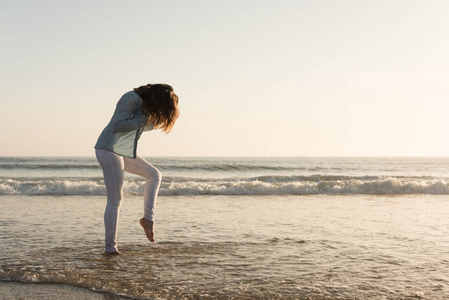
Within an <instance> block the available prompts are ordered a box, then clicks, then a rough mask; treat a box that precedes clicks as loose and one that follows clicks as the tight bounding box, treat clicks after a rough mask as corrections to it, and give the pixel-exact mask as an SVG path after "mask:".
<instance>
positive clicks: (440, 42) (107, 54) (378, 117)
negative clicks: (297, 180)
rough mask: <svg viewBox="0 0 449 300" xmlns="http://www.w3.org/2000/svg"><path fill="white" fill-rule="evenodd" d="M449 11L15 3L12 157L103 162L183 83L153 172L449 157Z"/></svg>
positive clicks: (438, 0)
mask: <svg viewBox="0 0 449 300" xmlns="http://www.w3.org/2000/svg"><path fill="white" fill-rule="evenodd" d="M448 20H449V1H446V0H425V1H419V0H417V1H411V0H376V1H373V0H351V1H350V0H328V1H324V0H313V1H312V0H307V1H306V0H294V1H286V0H273V1H265V0H258V1H244V0H240V1H232V0H229V1H224V0H223V1H216V0H208V1H204V0H200V1H198V0H194V1H152V0H145V1H133V0H127V1H125V0H123V1H118V0H108V1H95V0H89V1H77V0H71V1H63V0H54V1H48V0H42V1H34V0H33V1H24V0H0V25H1V26H0V37H1V40H2V42H1V48H0V55H1V68H0V79H1V80H0V128H2V130H1V131H0V143H1V147H0V156H94V149H93V147H94V145H95V142H96V140H97V138H98V136H99V134H100V133H101V131H102V130H103V128H104V127H105V126H106V124H107V123H108V122H109V120H110V118H111V116H112V113H113V111H114V108H115V105H116V102H117V101H118V100H119V99H120V97H121V96H122V95H123V94H124V93H125V92H127V91H129V90H131V89H132V88H134V87H138V86H140V85H144V84H147V83H168V84H170V85H172V86H173V88H174V90H175V93H176V94H177V95H178V96H179V108H180V118H179V119H178V121H177V122H176V124H175V127H174V128H173V130H172V132H171V133H169V134H168V135H166V134H163V133H161V132H160V131H154V132H147V133H144V134H143V135H142V137H141V139H140V141H139V146H138V154H139V155H141V156H146V157H151V156H448V155H449V137H448V134H447V132H448V129H449V118H448V113H449V84H448V82H449V55H448V53H449V30H448V29H449V28H448V25H449V23H448Z"/></svg>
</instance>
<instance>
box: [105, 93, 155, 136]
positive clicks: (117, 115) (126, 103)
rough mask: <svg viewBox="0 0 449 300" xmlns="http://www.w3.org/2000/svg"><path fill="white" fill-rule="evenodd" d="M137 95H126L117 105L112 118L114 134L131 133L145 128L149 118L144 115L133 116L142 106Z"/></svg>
mask: <svg viewBox="0 0 449 300" xmlns="http://www.w3.org/2000/svg"><path fill="white" fill-rule="evenodd" d="M140 101H141V100H140V98H139V97H138V96H137V95H133V94H132V93H130V94H125V95H123V97H122V98H121V99H120V100H119V102H118V103H117V107H116V108H115V112H114V116H112V132H113V133H118V132H129V131H133V130H136V129H138V128H141V127H143V126H145V124H146V123H147V117H146V116H145V115H143V114H137V115H133V111H134V109H135V108H136V107H138V106H139V105H140Z"/></svg>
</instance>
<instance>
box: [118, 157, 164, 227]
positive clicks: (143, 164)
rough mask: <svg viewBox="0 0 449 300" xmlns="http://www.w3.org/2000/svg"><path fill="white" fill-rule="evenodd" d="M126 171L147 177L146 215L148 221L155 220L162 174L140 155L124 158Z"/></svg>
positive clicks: (145, 194)
mask: <svg viewBox="0 0 449 300" xmlns="http://www.w3.org/2000/svg"><path fill="white" fill-rule="evenodd" d="M124 161H125V171H127V172H130V173H133V174H137V175H140V176H142V177H145V178H146V180H147V182H146V183H145V187H144V190H143V198H144V215H143V217H144V218H145V219H147V220H148V221H151V222H153V221H154V210H155V206H156V198H157V193H158V192H159V186H160V184H161V179H162V174H161V172H159V170H158V169H156V168H155V167H154V166H153V165H152V164H150V163H149V162H147V161H146V160H145V159H143V158H142V157H140V156H137V157H136V158H135V159H133V158H126V157H125V158H124Z"/></svg>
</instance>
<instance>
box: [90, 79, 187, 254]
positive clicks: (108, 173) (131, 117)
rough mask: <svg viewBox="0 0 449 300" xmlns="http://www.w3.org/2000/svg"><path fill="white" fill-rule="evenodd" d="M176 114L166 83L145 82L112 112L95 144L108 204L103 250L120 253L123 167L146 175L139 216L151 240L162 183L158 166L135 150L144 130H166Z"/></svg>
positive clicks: (125, 96) (175, 105) (168, 129)
mask: <svg viewBox="0 0 449 300" xmlns="http://www.w3.org/2000/svg"><path fill="white" fill-rule="evenodd" d="M178 116H179V111H178V96H176V94H175V93H174V92H173V88H172V87H171V86H169V85H167V84H147V85H144V86H141V87H139V88H135V89H134V90H133V91H129V92H127V93H125V94H124V95H123V96H122V98H121V99H120V100H119V101H118V103H117V106H116V108H115V112H114V115H113V116H112V119H111V121H110V122H109V124H108V125H107V126H106V128H105V129H104V130H103V132H102V133H101V135H100V137H99V138H98V141H97V144H96V145H95V154H96V156H97V160H98V162H99V163H100V165H101V167H102V169H103V176H104V182H105V185H106V193H107V205H106V211H105V213H104V227H105V244H106V245H105V254H114V255H119V254H120V252H119V251H118V249H117V227H118V217H119V211H120V203H121V201H122V197H123V181H124V171H127V172H130V173H133V174H137V175H140V176H143V177H145V178H146V180H147V181H146V183H145V187H144V216H143V218H142V219H140V225H142V227H143V229H144V231H145V234H146V236H147V238H148V240H149V241H150V242H154V208H155V204H156V197H157V193H158V191H159V185H160V183H161V173H160V172H159V170H158V169H156V168H155V167H154V166H152V165H151V164H150V163H148V162H147V161H146V160H144V159H143V158H142V157H140V156H138V155H137V154H136V151H137V141H138V140H139V138H140V135H141V134H142V132H143V131H149V130H152V129H162V131H163V132H165V133H168V132H170V130H171V129H172V127H173V125H174V124H175V122H176V119H177V118H178Z"/></svg>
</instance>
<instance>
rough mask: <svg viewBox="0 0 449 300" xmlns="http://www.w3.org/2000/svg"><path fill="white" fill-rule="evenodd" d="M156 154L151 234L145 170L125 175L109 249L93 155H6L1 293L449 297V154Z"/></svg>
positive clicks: (1, 183) (2, 161)
mask: <svg viewBox="0 0 449 300" xmlns="http://www.w3.org/2000/svg"><path fill="white" fill-rule="evenodd" d="M147 160H148V161H149V162H151V163H152V164H153V165H154V166H156V167H157V168H158V169H159V170H160V171H161V172H162V175H163V179H162V184H161V188H160V191H159V197H158V200H157V205H156V221H155V232H156V243H154V244H150V243H149V242H148V241H147V239H146V237H145V234H144V232H143V230H142V229H141V227H140V225H139V222H138V221H139V219H140V218H141V216H142V213H143V200H142V194H143V186H144V180H143V179H142V178H140V177H138V176H135V175H132V174H127V175H126V182H125V185H124V200H123V202H122V208H121V213H120V223H119V230H118V247H119V250H120V251H121V252H122V255H121V256H117V257H107V256H104V255H102V253H103V238H104V228H103V212H104V208H105V202H106V191H105V187H104V183H103V178H102V171H101V168H100V167H99V165H98V162H97V161H96V159H95V158H94V157H89V158H75V157H67V158H64V157H39V158H37V157H35V158H33V157H2V158H0V232H1V235H0V239H1V243H0V253H1V257H0V283H1V284H0V295H2V293H3V296H4V297H3V298H4V299H14V297H15V296H14V295H13V294H11V289H8V288H7V286H8V284H13V283H14V284H17V283H26V284H28V285H27V286H30V285H29V284H33V285H32V286H33V287H36V288H35V290H36V289H37V290H39V288H40V287H42V288H43V287H44V286H45V287H49V286H52V284H57V285H58V286H74V287H77V288H83V289H85V290H88V291H92V292H95V293H92V295H91V297H93V298H92V299H447V298H449V251H448V249H449V218H448V212H449V201H448V199H449V158H396V157H393V158H349V157H348V158H322V157H291V158H268V157H266V158H225V157H207V158H160V157H157V158H151V157H147ZM22 289H23V290H25V289H24V288H23V287H22ZM53 290H55V291H56V290H57V289H56V288H53ZM27 293H30V292H29V291H28V292H27ZM75 294H76V293H75ZM33 295H34V296H36V295H37V294H33V293H31V294H28V296H27V297H28V298H30V297H31V298H33ZM98 295H101V298H95V297H96V296H98ZM36 297H37V296H36ZM76 297H77V296H74V298H73V299H75V298H76ZM79 297H80V298H81V296H79ZM31 298H30V299H31ZM83 298H85V296H83ZM66 299H68V298H67V297H66Z"/></svg>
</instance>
